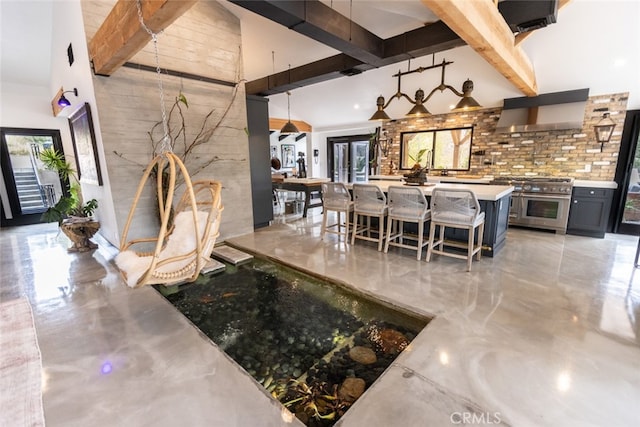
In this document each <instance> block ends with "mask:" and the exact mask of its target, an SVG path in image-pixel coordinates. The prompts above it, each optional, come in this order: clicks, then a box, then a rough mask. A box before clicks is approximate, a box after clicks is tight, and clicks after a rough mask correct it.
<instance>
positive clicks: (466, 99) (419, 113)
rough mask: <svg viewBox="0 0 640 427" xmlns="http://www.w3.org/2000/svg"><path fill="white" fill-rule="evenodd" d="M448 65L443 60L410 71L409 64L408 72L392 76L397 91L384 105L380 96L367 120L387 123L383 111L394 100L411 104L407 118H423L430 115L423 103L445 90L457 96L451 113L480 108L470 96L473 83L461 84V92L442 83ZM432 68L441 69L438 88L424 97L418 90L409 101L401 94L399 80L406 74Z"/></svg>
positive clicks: (421, 91)
mask: <svg viewBox="0 0 640 427" xmlns="http://www.w3.org/2000/svg"><path fill="white" fill-rule="evenodd" d="M449 64H453V62H451V61H446V60H445V59H443V60H442V63H440V64H435V63H433V64H432V65H431V66H428V67H418V68H416V69H413V70H411V69H410V68H411V64H409V70H407V71H404V72H402V71H398V73H397V74H394V75H393V77H397V78H398V90H397V91H396V93H395V94H394V95H393V96H392V97H391V98H390V99H389V100H388V101H387V102H386V103H385V100H384V97H383V96H382V95H380V96H379V97H378V99H377V101H376V106H377V108H378V109H377V111H376V112H375V113H374V114H373V116H371V118H370V119H369V120H380V121H387V120H391V118H390V117H389V116H388V115H387V113H386V112H385V111H384V110H385V109H386V108H387V107H388V106H389V104H390V103H391V101H393V100H394V99H396V98H405V99H407V100H408V101H409V102H411V103H412V104H413V107H412V108H411V110H409V112H408V113H407V114H406V115H407V117H424V116H428V115H430V114H431V113H430V112H429V110H427V108H426V107H425V105H424V104H425V103H426V102H427V101H428V100H429V99H431V97H432V96H433V94H434V93H435V92H436V91H440V92H444V91H445V89H448V90H450V91H451V92H453V93H454V94H456V95H457V96H459V97H460V98H462V99H460V101H458V103H457V104H456V106H455V107H454V108H453V109H452V110H451V111H453V112H461V111H472V110H477V109H480V108H482V106H481V105H480V103H478V101H476V100H475V99H474V98H473V97H472V96H471V92H472V91H473V82H472V81H471V80H469V79H467V80H466V81H465V82H464V83H463V84H462V92H460V91H458V90H456V89H455V88H454V87H453V86H450V85H448V84H445V82H444V72H445V69H446V67H447V65H449ZM433 68H441V69H442V73H441V76H440V84H439V85H438V86H436V87H435V88H433V89H432V90H431V92H429V94H428V95H427V96H425V95H424V91H423V90H422V89H418V90H417V91H416V94H415V100H413V99H411V98H410V97H409V96H408V95H407V94H405V93H404V92H402V90H401V80H400V79H401V78H402V76H404V75H407V74H412V73H422V72H423V71H426V70H431V69H433Z"/></svg>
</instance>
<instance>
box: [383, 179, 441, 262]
mask: <svg viewBox="0 0 640 427" xmlns="http://www.w3.org/2000/svg"><path fill="white" fill-rule="evenodd" d="M387 200H388V204H389V215H388V216H387V238H386V242H385V244H384V252H385V253H387V251H388V250H389V246H390V245H391V246H397V247H400V248H405V249H413V250H415V251H417V252H418V254H417V259H418V260H420V258H422V248H424V247H425V246H426V245H428V244H429V241H425V240H424V236H423V234H424V223H425V222H426V221H429V219H430V218H431V211H430V210H429V202H428V201H427V198H426V197H425V196H424V193H423V192H422V189H421V188H419V187H404V186H399V185H397V186H395V185H391V186H389V190H388V191H387ZM405 222H414V223H416V224H418V236H417V237H414V236H411V235H405V234H404V230H403V228H404V223H405ZM404 239H409V240H416V241H417V245H416V246H414V245H409V244H406V243H404Z"/></svg>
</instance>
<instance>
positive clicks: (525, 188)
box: [522, 184, 531, 191]
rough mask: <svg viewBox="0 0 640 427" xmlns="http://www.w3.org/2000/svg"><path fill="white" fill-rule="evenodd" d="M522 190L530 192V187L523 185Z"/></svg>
mask: <svg viewBox="0 0 640 427" xmlns="http://www.w3.org/2000/svg"><path fill="white" fill-rule="evenodd" d="M522 189H523V190H525V191H530V190H531V186H530V185H529V184H526V185H523V186H522Z"/></svg>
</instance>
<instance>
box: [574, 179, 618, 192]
mask: <svg viewBox="0 0 640 427" xmlns="http://www.w3.org/2000/svg"><path fill="white" fill-rule="evenodd" d="M573 186H574V187H591V188H611V189H614V190H615V189H616V188H618V183H617V182H615V181H587V180H584V179H576V180H574V181H573Z"/></svg>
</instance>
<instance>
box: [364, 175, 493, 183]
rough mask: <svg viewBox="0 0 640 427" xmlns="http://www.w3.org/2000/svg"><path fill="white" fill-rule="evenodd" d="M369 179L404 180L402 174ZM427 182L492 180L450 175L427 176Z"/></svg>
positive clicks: (484, 181) (377, 176) (491, 178)
mask: <svg viewBox="0 0 640 427" xmlns="http://www.w3.org/2000/svg"><path fill="white" fill-rule="evenodd" d="M369 179H370V180H371V181H378V180H381V181H401V180H403V179H404V176H403V175H402V174H398V175H371V176H369ZM428 180H429V182H442V181H450V182H454V183H456V182H463V183H465V184H467V183H469V184H476V183H477V184H489V183H490V182H491V181H492V180H493V177H492V176H484V177H475V176H474V177H469V176H467V177H464V176H457V175H450V176H446V175H445V176H441V175H429V176H428Z"/></svg>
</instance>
